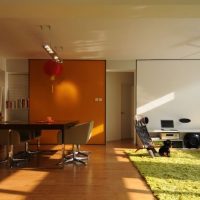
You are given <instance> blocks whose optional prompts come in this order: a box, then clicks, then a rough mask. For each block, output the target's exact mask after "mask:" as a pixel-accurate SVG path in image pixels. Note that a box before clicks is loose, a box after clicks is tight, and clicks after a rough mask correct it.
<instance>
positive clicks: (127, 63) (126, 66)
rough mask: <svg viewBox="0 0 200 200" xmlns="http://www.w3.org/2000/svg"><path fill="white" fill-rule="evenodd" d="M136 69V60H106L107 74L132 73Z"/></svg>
mask: <svg viewBox="0 0 200 200" xmlns="http://www.w3.org/2000/svg"><path fill="white" fill-rule="evenodd" d="M135 69H136V60H107V61H106V71H107V72H133V71H135Z"/></svg>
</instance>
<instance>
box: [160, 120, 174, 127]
mask: <svg viewBox="0 0 200 200" xmlns="http://www.w3.org/2000/svg"><path fill="white" fill-rule="evenodd" d="M160 122H161V128H163V129H169V128H174V121H173V120H160Z"/></svg>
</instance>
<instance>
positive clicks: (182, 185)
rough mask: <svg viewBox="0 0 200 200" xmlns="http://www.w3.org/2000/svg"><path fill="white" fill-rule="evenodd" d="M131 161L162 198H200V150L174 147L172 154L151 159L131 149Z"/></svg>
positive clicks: (180, 199)
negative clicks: (175, 148) (176, 148)
mask: <svg viewBox="0 0 200 200" xmlns="http://www.w3.org/2000/svg"><path fill="white" fill-rule="evenodd" d="M126 153H127V154H128V155H129V158H130V160H131V161H132V162H133V164H134V165H135V166H136V167H137V168H138V170H139V172H140V173H141V175H142V176H143V177H144V178H145V180H146V181H147V184H148V185H149V186H150V188H151V190H152V191H153V193H154V195H155V196H156V197H157V198H158V199H160V200H197V199H198V200H200V151H198V150H173V149H172V150H171V157H155V158H151V157H150V156H149V155H148V153H147V151H146V150H145V149H144V150H140V151H138V152H137V153H135V150H127V151H126Z"/></svg>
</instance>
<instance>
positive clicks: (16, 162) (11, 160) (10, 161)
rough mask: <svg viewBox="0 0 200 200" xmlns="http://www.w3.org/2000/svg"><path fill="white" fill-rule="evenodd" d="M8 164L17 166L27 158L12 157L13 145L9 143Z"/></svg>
mask: <svg viewBox="0 0 200 200" xmlns="http://www.w3.org/2000/svg"><path fill="white" fill-rule="evenodd" d="M8 155H9V158H8V166H9V167H10V168H12V167H13V166H14V165H16V166H19V165H20V164H21V163H22V162H26V161H27V159H24V158H14V145H13V144H11V145H10V152H9V153H8Z"/></svg>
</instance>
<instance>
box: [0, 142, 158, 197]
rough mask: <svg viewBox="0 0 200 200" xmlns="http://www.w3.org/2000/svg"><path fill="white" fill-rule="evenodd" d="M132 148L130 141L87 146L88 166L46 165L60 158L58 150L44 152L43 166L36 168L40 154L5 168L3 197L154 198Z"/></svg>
mask: <svg viewBox="0 0 200 200" xmlns="http://www.w3.org/2000/svg"><path fill="white" fill-rule="evenodd" d="M129 147H132V144H131V143H130V142H129V141H126V142H112V143H108V144H107V145H87V146H84V147H83V149H84V150H89V151H91V152H92V153H91V155H90V158H89V162H88V165H87V166H76V165H67V166H65V167H64V168H63V169H56V168H45V166H46V164H48V165H54V164H55V163H57V162H58V161H59V159H60V157H61V154H60V151H58V152H57V153H54V154H52V155H40V158H39V160H40V161H39V167H33V166H35V163H34V162H36V160H37V158H36V157H35V158H34V159H33V161H31V162H30V163H29V165H28V166H27V167H26V168H17V169H15V168H14V169H7V168H6V167H1V168H0V199H1V200H44V199H47V200H65V199H66V200H74V199H76V198H77V199H81V200H112V199H115V200H143V199H144V200H153V199H155V198H154V196H153V195H152V192H151V191H150V189H149V187H148V186H147V185H146V183H145V182H144V180H143V179H142V178H141V176H140V174H139V173H138V171H137V170H136V168H135V167H134V166H133V165H132V163H131V162H129V160H128V158H127V157H126V155H125V154H124V149H125V148H129ZM59 148H60V147H57V149H59ZM54 149H56V148H54ZM43 160H44V162H42V161H43ZM43 165H44V166H43ZM31 167H32V168H31Z"/></svg>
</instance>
